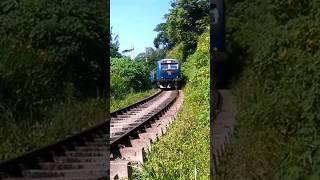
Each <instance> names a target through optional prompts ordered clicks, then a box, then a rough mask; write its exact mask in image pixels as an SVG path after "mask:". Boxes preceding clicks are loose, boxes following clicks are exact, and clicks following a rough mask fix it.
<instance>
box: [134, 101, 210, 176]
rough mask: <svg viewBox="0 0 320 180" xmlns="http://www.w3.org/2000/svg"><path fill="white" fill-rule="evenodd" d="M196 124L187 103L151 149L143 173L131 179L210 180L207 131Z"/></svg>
mask: <svg viewBox="0 0 320 180" xmlns="http://www.w3.org/2000/svg"><path fill="white" fill-rule="evenodd" d="M199 125H200V123H199V121H197V117H196V112H195V111H194V108H193V106H192V104H191V103H190V102H189V100H188V99H186V102H185V104H184V105H183V107H182V109H181V112H180V113H179V115H178V118H177V119H176V121H174V124H172V125H171V127H170V128H169V129H168V132H167V134H166V135H165V136H164V137H162V139H161V140H160V141H159V142H158V143H156V144H154V145H153V147H152V152H151V154H150V155H149V156H148V157H147V159H148V160H147V162H146V163H145V165H144V169H143V171H142V172H138V171H137V172H135V175H134V177H133V179H159V180H161V179H163V180H164V179H209V176H210V173H209V171H210V170H209V163H210V162H209V161H210V157H209V151H210V149H209V144H210V142H209V128H208V127H205V128H202V127H201V126H199Z"/></svg>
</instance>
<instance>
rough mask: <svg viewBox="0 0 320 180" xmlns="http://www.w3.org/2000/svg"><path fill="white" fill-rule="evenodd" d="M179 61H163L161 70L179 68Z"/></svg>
mask: <svg viewBox="0 0 320 180" xmlns="http://www.w3.org/2000/svg"><path fill="white" fill-rule="evenodd" d="M177 69H178V63H162V64H161V70H177Z"/></svg>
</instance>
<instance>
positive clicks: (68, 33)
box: [0, 0, 109, 160]
mask: <svg viewBox="0 0 320 180" xmlns="http://www.w3.org/2000/svg"><path fill="white" fill-rule="evenodd" d="M104 9H106V7H102V4H100V3H99V2H98V1H87V0H75V1H70V0H66V1H56V0H53V1H49V0H21V1H15V0H4V1H2V2H1V3H0V114H1V116H0V123H1V126H0V137H1V138H0V142H1V143H0V149H1V152H0V160H5V159H7V158H10V157H13V156H14V155H17V154H20V153H23V152H25V151H29V150H31V149H34V148H38V147H40V146H43V145H46V144H48V143H52V142H53V141H56V140H58V139H59V138H62V137H65V136H68V135H70V134H73V133H75V132H78V131H79V130H81V129H83V128H86V127H89V126H92V125H93V124H96V123H97V122H101V121H102V120H104V119H103V114H104V113H105V111H106V110H107V109H108V107H107V103H106V101H105V94H106V85H107V81H106V80H105V79H106V78H105V75H106V74H107V72H108V71H107V69H106V68H107V61H106V57H107V52H108V51H107V44H106V43H105V42H108V41H107V38H108V34H109V32H108V31H109V29H108V24H107V21H106V18H107V17H106V16H105V14H106V13H105V11H104Z"/></svg>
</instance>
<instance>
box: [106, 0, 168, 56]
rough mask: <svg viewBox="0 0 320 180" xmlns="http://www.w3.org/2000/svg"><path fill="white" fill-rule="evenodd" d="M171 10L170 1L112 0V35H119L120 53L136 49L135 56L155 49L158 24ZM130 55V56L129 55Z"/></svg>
mask: <svg viewBox="0 0 320 180" xmlns="http://www.w3.org/2000/svg"><path fill="white" fill-rule="evenodd" d="M169 8H170V0H111V1H110V23H111V26H112V33H115V34H118V35H119V43H120V48H119V50H120V52H122V51H123V50H125V49H130V48H131V46H134V48H135V55H138V54H139V53H141V52H145V47H154V45H153V40H154V38H155V37H156V35H157V32H155V31H153V30H154V28H155V27H156V25H157V24H159V23H161V22H165V19H164V18H163V17H164V15H165V14H166V13H167V12H168V10H169ZM128 55H130V54H128Z"/></svg>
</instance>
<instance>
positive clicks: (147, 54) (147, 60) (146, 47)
mask: <svg viewBox="0 0 320 180" xmlns="http://www.w3.org/2000/svg"><path fill="white" fill-rule="evenodd" d="M145 57H146V63H147V62H148V48H147V47H146V55H145Z"/></svg>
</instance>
